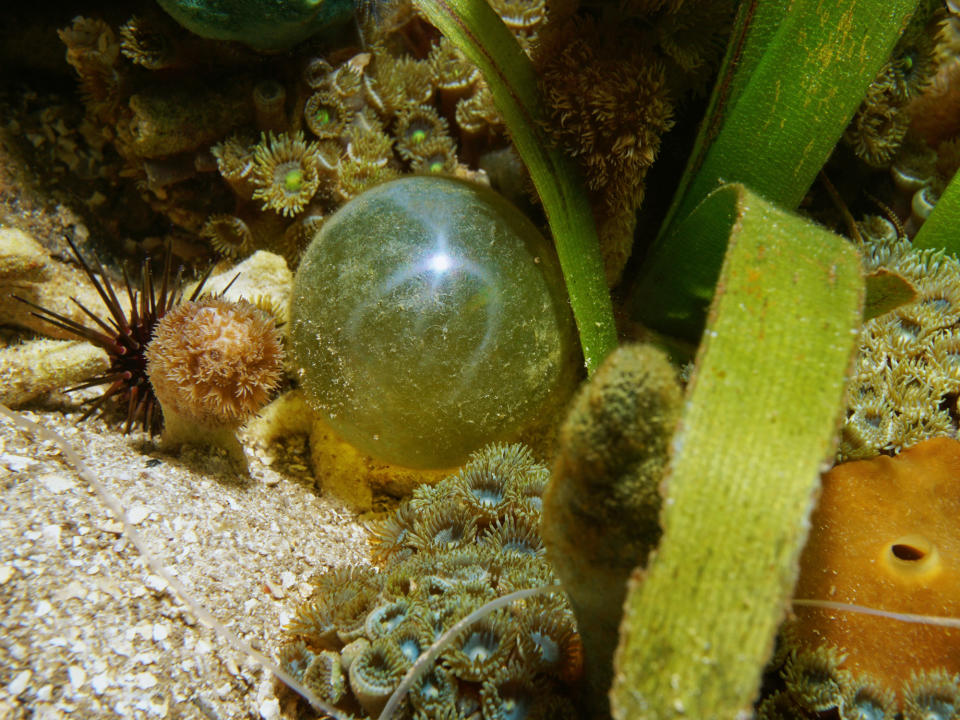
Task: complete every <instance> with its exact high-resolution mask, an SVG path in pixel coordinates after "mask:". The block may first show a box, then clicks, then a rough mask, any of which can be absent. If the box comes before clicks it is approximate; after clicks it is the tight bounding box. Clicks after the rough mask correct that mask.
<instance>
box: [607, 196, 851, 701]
mask: <svg viewBox="0 0 960 720" xmlns="http://www.w3.org/2000/svg"><path fill="white" fill-rule="evenodd" d="M716 195H730V196H733V198H734V201H735V202H734V208H735V210H734V218H733V222H732V226H731V236H730V247H729V250H728V252H727V255H726V258H725V260H724V264H723V269H722V272H721V276H720V280H719V283H718V285H717V291H716V296H715V297H714V300H713V304H712V306H711V310H710V317H709V322H708V326H707V330H706V332H705V333H704V337H703V341H702V343H701V345H700V349H699V351H698V356H697V363H696V369H695V371H694V376H693V379H692V380H691V383H690V385H689V387H688V389H687V397H686V404H685V410H684V414H683V417H682V418H681V421H680V427H679V430H678V431H677V434H676V436H675V437H674V441H673V453H674V454H673V458H672V461H671V467H670V469H669V470H668V473H667V477H666V479H665V488H666V497H665V500H664V505H663V508H664V509H663V513H662V515H661V521H662V525H663V529H664V536H663V539H662V541H661V543H660V546H659V548H658V549H657V551H656V553H655V555H654V558H653V560H652V562H651V563H650V565H649V567H648V569H647V571H646V573H638V575H639V577H637V578H636V579H635V580H634V581H633V582H632V585H631V588H630V590H629V591H628V596H627V600H626V603H625V605H624V620H623V623H622V625H621V628H620V646H619V648H618V651H617V656H616V663H617V673H616V679H615V682H614V686H613V689H612V691H611V702H612V706H613V709H614V716H615V717H616V718H619V719H620V720H648V719H650V720H652V719H656V720H664V719H666V718H685V719H689V718H697V719H698V720H714V719H721V718H722V719H723V720H734V718H737V717H746V716H749V715H750V713H751V702H752V701H753V700H754V698H755V695H756V692H757V689H758V686H759V683H760V679H761V673H762V670H763V667H764V664H765V663H766V662H767V660H768V659H769V656H770V653H771V652H772V649H773V640H774V637H775V635H776V632H777V628H778V626H779V624H780V622H781V621H782V619H783V616H784V613H785V610H786V608H787V604H788V602H789V599H790V595H791V591H792V588H793V584H794V581H795V579H796V566H797V558H798V555H799V552H800V550H801V547H802V545H803V542H804V539H805V537H806V523H807V516H808V514H809V511H810V508H811V505H812V502H813V498H814V495H815V492H816V488H817V486H818V483H819V473H820V471H821V470H822V469H823V465H824V462H825V461H826V460H828V459H829V458H830V456H831V453H832V450H833V448H834V442H835V435H836V430H837V424H838V421H839V419H840V416H841V413H842V409H843V392H844V381H845V376H846V374H847V371H848V369H849V367H850V362H851V359H852V357H853V352H854V349H855V341H856V338H857V329H858V328H859V326H860V318H861V312H862V305H863V295H864V284H863V280H862V278H861V271H860V262H859V258H858V256H857V253H856V251H855V250H854V248H853V247H852V246H851V245H850V243H848V242H847V241H846V240H844V239H843V238H840V237H838V236H836V235H833V234H832V233H829V232H827V231H826V230H824V229H822V228H819V227H817V226H816V225H813V224H812V223H810V222H808V221H806V220H803V219H800V218H798V217H795V216H792V215H790V214H788V213H786V212H784V211H782V210H780V209H778V208H776V207H775V206H773V205H770V204H769V203H767V202H765V201H763V200H762V199H760V198H759V197H758V196H756V195H754V194H752V193H750V192H748V191H746V190H745V189H744V188H743V187H742V186H727V187H724V188H722V189H720V190H718V191H717V193H716ZM728 203H729V199H728ZM705 205H706V203H705Z"/></svg>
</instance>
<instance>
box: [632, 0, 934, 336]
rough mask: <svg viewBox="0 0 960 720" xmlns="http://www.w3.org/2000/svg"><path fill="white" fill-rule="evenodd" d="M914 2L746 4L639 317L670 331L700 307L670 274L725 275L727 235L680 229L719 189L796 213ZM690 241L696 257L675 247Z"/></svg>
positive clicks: (640, 286)
mask: <svg viewBox="0 0 960 720" xmlns="http://www.w3.org/2000/svg"><path fill="white" fill-rule="evenodd" d="M916 5H917V0H844V2H826V1H825V0H793V1H792V2H789V3H788V2H781V1H779V0H772V1H770V2H768V1H765V0H747V1H746V2H744V3H743V4H742V5H741V8H740V12H739V14H738V18H737V25H736V28H735V30H734V33H733V36H732V40H731V43H730V46H729V48H728V52H727V56H726V58H725V60H724V66H723V67H722V68H721V72H720V77H719V79H718V81H717V84H716V86H715V88H714V93H713V96H712V98H711V104H710V107H709V109H708V114H707V117H706V118H705V119H704V122H703V124H702V125H701V129H700V134H699V136H698V138H697V142H696V145H695V147H694V152H693V154H692V156H691V159H690V161H689V163H688V165H687V168H686V171H685V173H684V178H683V180H682V181H681V184H680V189H679V191H678V193H677V194H676V196H675V197H674V202H673V206H672V207H671V210H670V213H669V214H668V216H667V221H666V222H665V223H664V225H663V227H662V228H661V230H660V234H659V235H658V238H657V241H656V243H655V245H654V247H653V249H652V251H651V253H650V258H651V259H650V261H649V263H648V264H647V265H646V266H645V267H644V268H642V270H641V276H640V279H639V280H638V282H637V285H636V291H635V296H634V297H633V298H632V299H631V309H632V312H633V314H634V315H635V316H636V317H637V318H638V319H640V320H641V321H642V322H644V323H646V324H648V325H650V326H652V327H655V328H657V329H661V330H667V325H665V324H664V321H665V320H667V321H668V324H669V318H670V317H671V316H674V315H676V314H677V313H682V312H685V311H686V310H688V309H689V306H690V304H691V303H692V302H693V299H691V298H687V297H683V296H682V295H678V294H677V293H676V290H677V286H676V283H673V282H672V281H671V282H670V283H667V284H666V285H664V284H663V282H662V281H663V272H664V270H665V269H666V268H669V269H670V270H669V272H670V273H671V274H674V275H685V274H688V273H692V274H694V275H697V276H698V277H702V278H703V277H709V276H711V275H712V276H714V277H715V276H716V274H717V272H719V267H720V259H721V258H722V257H723V251H724V244H725V238H721V237H716V238H714V242H717V243H720V246H719V247H708V246H707V244H705V243H704V242H701V241H699V240H697V241H695V240H693V239H692V238H691V237H690V236H689V235H688V234H686V233H683V232H679V226H680V225H681V224H682V223H683V222H684V221H685V220H686V218H687V217H688V216H689V215H690V214H691V213H692V212H693V211H694V209H695V208H696V207H697V205H698V204H699V203H700V202H702V201H703V199H704V198H705V197H706V196H707V195H708V194H709V193H710V192H712V191H713V190H715V189H716V188H717V187H719V186H720V185H721V184H722V183H727V182H737V183H743V184H744V185H746V186H747V187H749V188H750V189H751V190H753V191H754V192H756V193H758V194H759V195H761V196H762V197H764V198H766V199H767V200H770V201H772V202H776V203H779V204H781V205H783V206H784V207H786V208H795V207H796V206H797V204H798V203H799V202H800V200H801V199H802V198H803V196H804V194H805V193H806V192H807V190H808V189H809V187H810V185H811V183H812V182H813V180H814V178H815V177H816V175H817V173H818V172H819V171H820V169H821V168H822V167H823V164H824V163H825V162H826V160H827V158H828V157H829V155H830V153H831V152H832V150H833V147H834V146H835V145H836V143H837V140H838V139H839V138H840V136H841V134H842V133H843V130H844V128H845V127H846V126H847V124H848V123H849V121H850V118H851V117H852V116H853V113H854V112H855V110H856V109H857V107H858V105H859V104H860V101H861V99H862V98H863V96H864V93H865V91H866V89H867V86H868V85H869V84H870V82H871V81H872V80H873V78H874V77H875V76H876V75H877V73H878V71H879V70H880V68H881V67H882V66H883V63H884V62H885V61H886V59H887V57H888V56H889V54H890V52H891V50H892V49H893V46H894V44H895V43H896V41H897V38H898V37H899V36H900V33H901V32H902V31H903V28H904V27H905V26H906V24H907V22H908V20H909V19H910V15H911V14H912V13H913V11H914V9H915V8H916ZM691 242H696V243H697V245H698V247H699V248H700V250H701V252H700V253H697V254H694V253H691V252H687V249H686V248H679V249H678V247H677V246H678V245H686V244H689V243H691ZM703 266H709V267H703ZM658 288H663V289H662V290H659V291H658ZM651 297H655V300H654V302H652V303H651V302H650V298H651ZM700 300H702V298H700ZM701 304H702V303H701ZM674 305H677V306H678V307H674ZM690 320H691V322H690V323H689V325H688V332H691V333H692V335H687V336H686V337H687V339H694V338H695V337H697V335H698V334H699V330H700V328H702V322H703V318H702V315H701V316H700V318H699V322H697V321H696V319H695V318H691V319H690Z"/></svg>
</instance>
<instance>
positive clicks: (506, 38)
mask: <svg viewBox="0 0 960 720" xmlns="http://www.w3.org/2000/svg"><path fill="white" fill-rule="evenodd" d="M414 4H415V5H416V6H417V8H418V9H420V11H421V12H423V14H424V15H426V16H427V18H428V19H429V20H430V22H431V23H433V24H434V25H435V26H436V27H437V28H439V29H440V32H442V33H443V34H444V35H445V36H447V38H449V39H450V40H451V41H452V42H453V43H454V44H455V45H456V46H457V47H458V48H460V50H461V52H463V54H464V55H466V56H467V57H468V58H469V59H470V60H471V61H472V62H473V63H474V64H476V65H477V66H478V67H479V68H480V70H481V72H482V73H483V76H484V78H485V79H486V81H487V85H489V87H490V92H491V93H492V94H493V99H494V102H495V103H496V105H497V108H498V109H499V110H500V112H501V113H502V114H503V117H504V119H505V120H506V123H507V128H508V129H509V130H510V134H511V136H512V137H513V141H514V144H515V145H516V147H517V150H518V152H519V153H520V157H521V158H523V161H524V163H526V166H527V169H528V170H529V171H530V177H531V178H532V179H533V184H534V185H535V186H536V188H537V192H538V193H539V194H540V200H541V201H542V202H543V207H544V210H545V211H546V213H547V221H548V222H549V223H550V230H551V231H552V232H553V239H554V243H555V244H556V248H557V255H558V256H559V258H560V266H561V267H562V269H563V276H564V279H565V280H566V284H567V292H568V293H569V295H570V305H571V306H572V307H573V313H574V316H575V317H576V320H577V327H578V328H579V330H580V343H581V345H582V346H583V355H584V359H585V361H586V364H587V369H588V371H590V372H593V371H594V370H595V369H596V368H597V366H598V365H599V364H600V361H601V360H603V358H604V357H606V355H607V353H609V352H610V351H611V350H612V349H613V348H614V347H616V344H617V336H616V328H615V327H614V322H613V306H612V303H611V300H610V293H609V292H608V290H607V286H606V282H605V280H604V274H603V261H602V259H601V257H600V244H599V241H598V239H597V230H596V226H595V224H594V221H593V213H592V211H591V209H590V204H589V202H588V200H587V193H586V189H585V188H584V186H583V182H582V180H581V179H580V174H579V172H578V170H577V168H576V166H575V165H574V164H573V163H572V161H570V160H569V159H568V158H567V157H566V156H564V155H563V154H562V153H560V152H558V151H557V150H555V149H554V148H553V147H552V146H551V143H550V141H549V139H548V138H547V136H546V134H545V133H544V132H543V129H542V128H543V125H544V120H545V113H544V110H543V107H542V105H541V103H540V96H539V92H538V90H537V76H536V74H535V72H534V70H533V65H532V64H531V63H530V59H529V58H528V57H527V56H526V55H525V54H524V52H523V50H522V49H521V48H520V45H519V44H517V41H516V40H515V39H514V37H513V36H512V35H511V34H510V31H509V30H508V29H507V27H506V26H505V25H504V24H503V21H502V20H501V19H500V17H499V16H498V15H497V14H496V13H495V12H494V11H493V10H492V9H491V8H490V6H489V5H488V4H487V2H486V0H414Z"/></svg>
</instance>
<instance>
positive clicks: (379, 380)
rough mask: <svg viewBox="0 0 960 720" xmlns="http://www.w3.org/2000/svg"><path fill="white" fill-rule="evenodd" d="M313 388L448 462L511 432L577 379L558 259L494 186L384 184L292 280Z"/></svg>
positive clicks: (432, 458)
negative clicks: (493, 188) (490, 187)
mask: <svg viewBox="0 0 960 720" xmlns="http://www.w3.org/2000/svg"><path fill="white" fill-rule="evenodd" d="M291 341H292V349H293V354H294V357H295V359H296V361H297V363H298V366H299V368H300V376H301V380H302V384H303V388H304V391H305V393H306V394H307V396H308V397H309V398H310V400H311V402H312V403H313V405H314V406H315V407H316V408H317V409H318V410H319V411H321V412H322V413H323V414H324V415H326V417H327V418H328V419H329V421H330V424H331V425H332V426H333V428H334V429H335V430H337V431H338V432H339V433H340V434H341V435H342V436H343V437H344V438H345V439H346V440H348V441H349V442H350V443H352V444H353V445H355V446H356V447H358V448H359V449H360V450H362V451H364V452H366V453H368V454H370V455H373V456H374V457H377V458H380V459H382V460H387V461H389V462H393V463H396V464H399V465H406V466H409V467H446V466H450V465H455V464H457V463H460V462H462V461H463V460H465V459H466V457H467V455H468V454H469V453H470V452H472V451H473V450H477V449H479V448H480V447H481V446H482V445H484V444H486V443H488V442H491V441H493V440H498V439H508V438H510V437H513V436H515V435H516V433H517V432H518V431H520V430H522V429H523V428H524V427H525V426H527V425H528V424H530V423H531V422H532V421H533V420H534V419H536V417H537V415H538V413H539V412H541V411H542V409H543V408H544V406H545V405H546V404H547V403H548V401H549V400H550V399H551V397H553V396H554V395H555V394H556V393H557V391H558V390H560V389H562V388H565V387H567V386H569V385H570V384H571V383H572V382H573V375H574V372H575V365H576V353H577V350H576V342H575V335H574V329H573V323H572V319H571V315H570V311H569V307H568V305H567V301H566V293H565V290H564V288H563V282H562V278H561V276H560V270H559V266H558V264H557V261H556V257H555V255H554V252H553V249H552V247H550V246H549V244H548V243H547V242H546V240H544V239H543V237H542V236H541V235H540V234H539V232H538V231H537V230H536V228H535V227H534V226H533V224H532V223H531V222H530V221H529V220H528V219H527V218H526V217H524V216H523V215H522V214H521V213H520V212H519V211H518V210H516V209H515V208H514V207H513V206H512V205H510V204H509V203H508V202H507V201H506V200H504V199H503V198H501V197H500V196H499V195H497V194H496V193H494V192H492V191H491V190H489V189H486V188H482V187H478V186H474V185H471V184H467V183H464V182H461V181H457V180H452V179H446V178H437V177H426V176H425V177H409V178H403V179H401V180H395V181H393V182H389V183H385V184H383V185H379V186H377V187H375V188H373V189H371V190H368V191H367V192H365V193H363V194H362V195H360V196H358V197H356V198H354V199H353V200H351V201H350V202H349V203H347V204H346V205H344V206H343V207H342V208H341V209H340V210H339V211H337V213H336V214H334V215H333V216H332V217H331V218H330V219H328V220H327V222H326V223H325V224H324V225H323V227H322V228H321V230H320V231H319V233H317V235H316V236H315V237H314V239H313V241H312V242H311V244H310V246H309V247H308V248H307V251H306V253H305V254H304V257H303V259H302V261H301V264H300V268H299V270H298V271H297V276H296V280H295V283H294V293H293V303H292V316H291Z"/></svg>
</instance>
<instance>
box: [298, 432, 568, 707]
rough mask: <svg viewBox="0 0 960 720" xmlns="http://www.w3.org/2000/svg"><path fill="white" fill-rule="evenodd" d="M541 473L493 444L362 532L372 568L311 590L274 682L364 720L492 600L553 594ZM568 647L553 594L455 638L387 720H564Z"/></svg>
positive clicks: (524, 455) (518, 454) (519, 453)
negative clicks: (286, 677) (372, 555)
mask: <svg viewBox="0 0 960 720" xmlns="http://www.w3.org/2000/svg"><path fill="white" fill-rule="evenodd" d="M549 474H550V473H549V470H548V469H547V468H546V467H545V466H544V465H542V464H540V463H538V462H536V461H535V460H534V459H533V457H532V455H531V454H530V452H529V450H527V449H526V448H525V447H524V446H522V445H518V444H514V445H500V444H494V445H490V446H488V447H486V448H485V449H484V450H482V451H481V452H479V453H475V454H474V455H473V456H472V457H471V460H470V462H469V463H467V464H466V466H464V468H463V469H462V470H460V471H459V472H458V473H457V474H455V475H451V476H449V477H447V478H446V479H445V480H442V481H441V482H439V483H437V484H435V485H431V486H421V487H420V488H418V489H417V490H416V491H415V492H414V493H413V496H412V497H411V498H410V499H409V500H407V501H406V502H404V503H403V504H402V505H401V506H400V508H399V509H398V510H397V511H396V512H395V513H394V514H393V516H391V517H390V518H389V519H387V520H386V521H384V522H381V523H380V524H378V525H377V527H375V528H374V534H375V537H376V539H377V544H376V555H378V556H379V557H380V558H381V559H382V560H383V565H382V567H381V568H380V569H379V572H378V571H377V570H376V569H375V568H373V567H366V568H363V567H360V568H352V569H346V568H345V569H337V570H333V571H330V572H328V573H326V574H324V575H322V576H321V577H320V578H319V579H318V580H317V581H316V590H315V592H314V595H313V597H312V599H311V600H309V601H308V602H307V603H306V604H305V605H303V606H301V607H300V608H299V609H298V611H297V614H296V616H295V618H294V619H293V621H292V622H291V623H290V625H289V627H288V631H289V633H290V635H291V640H290V642H289V643H288V644H286V645H285V646H284V647H283V648H282V649H281V650H280V659H281V662H282V664H283V667H284V669H285V670H287V671H288V672H289V673H290V674H291V675H293V676H294V677H296V678H297V679H298V680H300V681H301V682H302V683H304V685H306V686H307V687H308V688H309V689H310V690H312V691H313V692H314V693H316V694H317V695H318V696H319V697H321V698H322V699H324V700H327V701H328V702H331V703H333V704H335V705H336V706H337V707H339V708H342V709H343V710H344V711H346V712H350V713H356V714H357V715H358V716H361V717H376V716H377V715H379V713H380V711H381V710H382V709H383V707H384V706H385V705H386V703H387V701H388V698H389V697H390V696H391V695H392V694H393V691H394V690H395V689H396V688H397V686H398V685H399V684H400V681H401V679H402V678H403V676H404V674H405V673H406V672H407V671H408V670H409V668H410V667H411V666H412V664H413V663H414V662H415V661H416V660H417V658H418V657H419V656H420V655H421V653H423V652H425V651H426V649H427V648H428V647H429V646H430V645H431V644H432V643H433V642H434V641H435V640H436V639H437V638H438V637H440V635H442V634H443V633H444V631H446V630H447V629H449V628H451V627H452V626H453V625H454V624H455V623H456V622H458V621H459V620H461V619H462V618H464V617H466V616H467V615H468V614H469V613H470V612H471V611H473V610H475V609H477V608H478V607H480V606H481V605H483V604H484V603H486V602H488V601H490V600H492V599H494V598H495V597H498V596H501V595H505V594H507V593H510V592H513V591H515V590H523V589H527V588H534V587H538V586H543V585H553V584H555V583H556V578H555V577H554V575H553V571H552V570H551V569H550V565H549V563H548V562H547V559H546V557H545V550H544V547H543V542H542V541H541V539H540V507H541V499H540V495H541V492H542V491H543V488H544V486H545V485H546V483H547V480H548V478H549ZM581 670H582V667H581V650H580V638H579V635H578V634H577V631H576V626H575V623H574V618H573V612H572V610H571V609H570V606H569V604H568V602H567V600H566V597H565V596H564V595H563V594H562V593H560V592H559V591H557V592H554V593H549V594H541V595H539V596H535V597H533V598H528V599H527V600H525V601H524V602H522V603H515V604H514V605H512V606H509V607H507V608H503V609H500V610H497V611H495V612H494V613H492V614H490V615H488V616H487V617H486V618H484V619H481V620H479V621H478V622H476V623H474V624H473V625H472V626H470V627H468V628H467V629H466V630H465V631H464V632H462V633H461V634H460V635H458V636H456V637H455V639H454V640H453V642H452V643H451V644H450V646H449V647H447V648H446V649H445V650H444V651H443V653H442V654H441V655H440V657H439V659H438V661H437V662H436V664H435V665H434V666H433V668H432V669H431V670H430V671H429V672H428V673H427V674H426V675H424V677H423V678H422V679H421V680H420V681H419V682H418V683H416V684H415V685H414V687H413V689H412V690H411V692H410V693H409V696H408V698H407V699H406V700H405V701H404V702H403V704H402V705H401V708H402V710H401V712H399V713H397V714H396V715H395V716H394V717H396V718H411V717H415V718H455V717H464V718H466V717H480V716H481V714H482V717H483V718H487V719H488V720H511V719H519V718H556V719H562V718H573V717H576V713H575V712H574V709H573V705H572V701H571V697H572V695H571V692H572V691H573V690H574V689H575V688H576V686H577V685H578V682H579V680H580V675H581Z"/></svg>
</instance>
